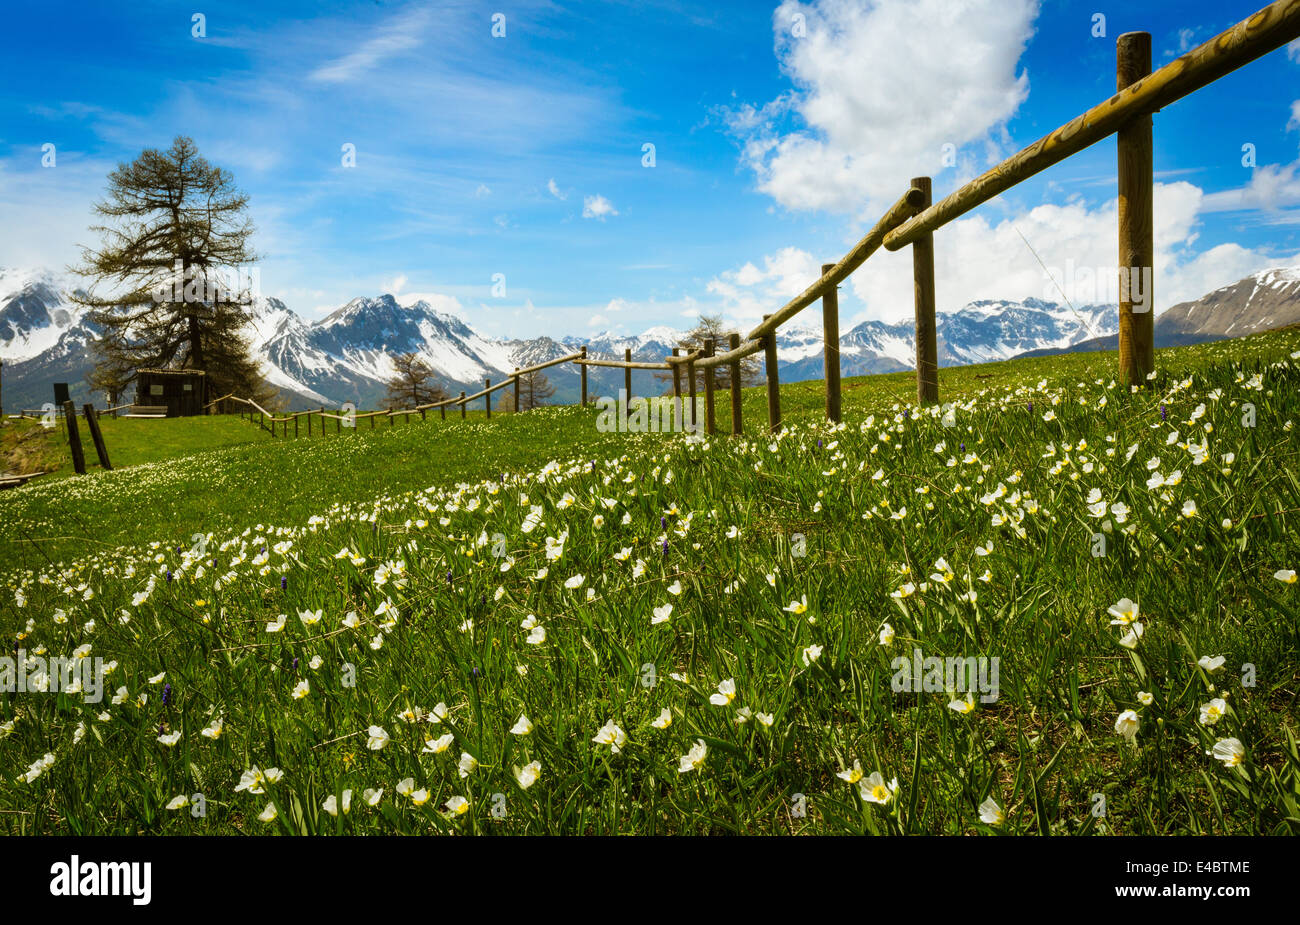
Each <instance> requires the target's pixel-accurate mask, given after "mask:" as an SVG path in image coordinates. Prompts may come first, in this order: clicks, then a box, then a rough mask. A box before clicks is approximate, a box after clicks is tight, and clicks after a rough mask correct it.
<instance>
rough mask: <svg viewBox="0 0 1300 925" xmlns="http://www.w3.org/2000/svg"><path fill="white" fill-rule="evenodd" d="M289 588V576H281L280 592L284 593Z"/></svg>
mask: <svg viewBox="0 0 1300 925" xmlns="http://www.w3.org/2000/svg"><path fill="white" fill-rule="evenodd" d="M287 587H289V576H288V575H281V576H280V590H281V591H283V590H284V589H285V588H287Z"/></svg>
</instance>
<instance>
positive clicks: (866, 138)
mask: <svg viewBox="0 0 1300 925" xmlns="http://www.w3.org/2000/svg"><path fill="white" fill-rule="evenodd" d="M796 13H798V14H802V15H803V16H804V17H805V21H806V24H807V35H806V37H803V38H796V37H794V36H793V35H792V30H791V28H790V24H791V22H792V20H793V18H794V16H795V14H796ZM1037 13H1038V3H1037V0H968V2H964V3H961V4H956V3H953V2H951V0H813V2H812V3H808V4H804V3H799V2H795V0H785V2H783V3H782V4H781V6H780V7H778V8H777V10H776V13H775V14H774V17H773V24H774V30H775V33H776V42H777V54H778V57H779V59H780V61H781V65H782V67H783V69H784V70H785V71H786V73H787V74H789V76H790V78H791V79H792V80H793V82H794V84H795V89H793V90H791V91H789V92H787V93H786V94H783V95H782V96H780V97H778V98H777V99H776V100H774V101H772V102H770V103H768V104H767V105H765V106H763V107H761V108H754V107H742V108H741V109H740V110H739V111H737V112H733V113H732V114H731V118H730V128H731V129H732V131H733V132H734V133H735V134H736V135H737V136H738V137H740V138H741V139H742V140H743V142H744V148H743V151H742V161H743V162H744V163H745V164H746V165H748V166H749V167H751V168H752V169H753V170H754V171H755V173H756V175H757V177H758V181H759V189H761V190H762V191H763V192H765V193H767V194H768V195H770V196H772V197H773V198H774V199H775V200H776V201H777V202H779V203H780V204H781V205H783V206H785V207H786V208H788V209H824V210H828V211H838V212H850V213H864V212H867V213H878V212H880V211H882V210H883V208H885V207H887V206H888V205H889V204H890V203H892V202H893V201H894V200H895V199H897V197H898V196H899V195H900V194H901V193H902V191H903V190H904V189H905V188H906V185H907V181H908V180H909V179H910V178H911V177H914V176H921V175H925V174H931V175H935V174H938V173H939V172H940V171H941V170H942V169H943V165H942V158H943V146H944V145H945V144H952V145H955V146H956V147H957V148H958V149H961V148H962V146H964V145H969V144H978V145H979V147H980V149H981V153H982V151H983V148H984V143H987V142H991V140H992V136H993V133H994V132H995V131H997V130H999V129H1000V128H1001V126H1002V125H1003V124H1004V123H1005V122H1006V121H1007V120H1008V119H1010V118H1011V117H1012V116H1013V115H1014V114H1015V112H1016V110H1017V108H1018V107H1019V106H1020V104H1021V103H1022V102H1023V101H1024V100H1025V98H1026V96H1027V95H1028V92H1029V79H1028V76H1027V75H1026V74H1025V73H1024V72H1021V73H1019V74H1017V73H1016V68H1017V62H1018V61H1019V59H1020V55H1021V54H1022V52H1023V51H1024V48H1025V45H1026V43H1027V42H1028V40H1029V38H1030V36H1031V34H1032V31H1033V22H1034V19H1035V17H1036V16H1037ZM789 115H795V116H798V117H799V118H801V119H802V121H803V123H804V125H805V126H806V128H804V129H799V130H794V131H789V132H785V133H782V132H781V131H780V130H779V128H778V125H777V123H778V120H780V119H782V118H784V117H786V116H789ZM999 140H1001V139H1000V138H999ZM972 165H973V159H972V157H970V156H967V157H965V158H963V159H962V163H959V168H960V169H962V170H968V169H969V167H970V166H972Z"/></svg>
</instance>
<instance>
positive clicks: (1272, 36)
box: [750, 0, 1300, 337]
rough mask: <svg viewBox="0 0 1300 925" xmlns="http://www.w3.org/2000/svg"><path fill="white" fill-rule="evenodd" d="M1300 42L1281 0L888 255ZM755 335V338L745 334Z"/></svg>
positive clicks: (1296, 17) (1039, 144)
mask: <svg viewBox="0 0 1300 925" xmlns="http://www.w3.org/2000/svg"><path fill="white" fill-rule="evenodd" d="M1298 37H1300V0H1279V2H1277V3H1274V4H1272V5H1271V6H1267V7H1265V8H1264V9H1262V10H1260V11H1259V12H1258V13H1255V14H1254V15H1253V16H1251V17H1250V18H1248V19H1245V20H1242V21H1241V22H1239V23H1237V24H1236V25H1235V26H1233V27H1232V28H1231V29H1229V30H1227V31H1226V32H1222V33H1220V34H1219V35H1217V36H1215V37H1214V38H1212V39H1210V40H1209V41H1208V42H1206V43H1205V44H1203V45H1199V46H1197V47H1196V48H1193V49H1192V50H1191V51H1189V52H1188V53H1187V54H1185V55H1183V56H1182V57H1181V58H1176V59H1175V60H1173V61H1171V62H1169V63H1168V64H1166V65H1165V66H1164V67H1162V68H1160V70H1158V71H1155V72H1154V73H1152V74H1151V75H1150V76H1149V77H1144V78H1142V79H1141V80H1139V81H1137V82H1136V83H1133V84H1130V85H1129V86H1128V87H1126V88H1125V89H1123V90H1121V91H1119V92H1118V93H1116V94H1115V95H1114V96H1112V97H1111V98H1110V99H1108V100H1106V101H1105V102H1104V103H1099V104H1098V105H1096V106H1094V107H1092V108H1091V109H1089V110H1088V111H1087V112H1085V113H1084V114H1083V115H1081V116H1077V117H1076V118H1074V119H1072V120H1070V121H1069V122H1067V123H1066V124H1065V125H1062V126H1061V127H1060V128H1058V129H1057V130H1056V131H1054V132H1052V133H1050V134H1048V135H1045V136H1043V137H1042V138H1040V139H1038V140H1037V141H1036V142H1034V143H1033V144H1031V145H1030V146H1029V147H1027V148H1025V149H1024V150H1022V151H1020V152H1018V153H1016V154H1013V155H1012V156H1011V157H1009V158H1007V159H1006V160H1005V161H1003V162H1002V163H1001V164H998V165H997V166H996V167H994V168H992V169H991V170H988V171H986V172H985V173H983V174H981V175H980V176H978V177H976V178H975V179H974V180H971V181H970V182H969V183H967V184H965V185H964V186H962V187H961V188H960V189H958V190H956V191H955V192H953V193H950V194H949V195H947V196H945V197H944V198H943V199H941V200H939V201H938V202H936V203H935V204H934V205H932V206H930V207H929V208H928V209H926V210H925V211H924V212H922V213H921V214H920V215H917V216H916V217H915V218H912V219H911V220H909V221H908V222H906V223H905V224H903V225H902V226H900V227H899V228H897V229H896V230H893V231H891V232H890V233H889V234H887V235H886V236H885V249H886V250H891V251H896V250H898V249H899V248H901V247H906V246H907V245H908V244H913V243H915V242H916V241H917V240H918V239H919V238H921V237H922V236H923V235H926V234H930V233H931V232H933V231H934V230H935V229H937V228H941V227H942V226H944V225H946V224H947V223H948V222H951V221H952V220H953V219H955V218H957V217H958V216H960V215H964V214H965V213H967V212H969V211H970V210H971V209H973V208H975V207H976V206H978V205H980V204H981V203H984V202H987V201H988V200H990V199H992V198H993V197H994V196H997V195H998V194H1000V193H1004V192H1006V191H1007V190H1009V189H1010V188H1011V187H1013V186H1015V185H1016V184H1017V183H1020V182H1021V181H1022V180H1026V179H1028V178H1029V177H1032V176H1033V175H1034V174H1036V173H1038V172H1040V171H1042V170H1046V169H1047V168H1048V167H1051V166H1052V165H1053V164H1056V163H1059V162H1060V161H1063V160H1065V158H1067V157H1069V156H1070V155H1072V154H1077V153H1078V152H1080V151H1082V150H1083V149H1084V148H1087V147H1089V146H1090V145H1094V144H1096V143H1097V142H1099V141H1101V140H1102V139H1103V138H1108V137H1109V136H1111V135H1113V134H1115V133H1116V132H1117V131H1119V130H1120V129H1121V128H1123V127H1124V125H1126V124H1127V123H1129V122H1131V121H1132V120H1133V119H1135V118H1138V117H1141V116H1145V115H1150V114H1151V113H1153V112H1155V111H1156V110H1158V109H1161V108H1162V107H1164V106H1167V105H1169V104H1170V103H1172V102H1174V101H1175V100H1179V99H1182V98H1183V97H1184V96H1187V95H1188V94H1189V93H1193V92H1195V91H1196V90H1199V89H1201V88H1202V87H1204V86H1205V85H1207V84H1210V83H1213V82H1214V81H1216V80H1218V79H1219V78H1220V77H1222V76H1223V75H1225V74H1228V73H1230V72H1232V71H1234V70H1236V69H1237V68H1239V67H1241V66H1242V65H1244V64H1249V63H1250V62H1251V61H1254V60H1255V59H1256V58H1259V57H1261V56H1263V55H1266V54H1268V53H1269V52H1270V51H1274V50H1276V49H1278V48H1281V47H1282V46H1283V45H1285V44H1287V43H1288V42H1290V41H1292V40H1293V39H1295V38H1298ZM750 336H751V337H752V336H753V335H752V334H751V335H750Z"/></svg>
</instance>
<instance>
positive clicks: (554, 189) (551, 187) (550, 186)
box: [546, 177, 569, 199]
mask: <svg viewBox="0 0 1300 925" xmlns="http://www.w3.org/2000/svg"><path fill="white" fill-rule="evenodd" d="M546 189H547V190H548V191H549V192H550V194H551V195H552V196H554V197H555V198H556V199H568V198H569V194H568V193H565V192H562V191H561V190H560V187H559V186H558V185H557V184H556V182H555V178H554V177H551V179H549V180H547V181H546Z"/></svg>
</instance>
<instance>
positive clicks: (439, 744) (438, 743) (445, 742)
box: [421, 732, 456, 755]
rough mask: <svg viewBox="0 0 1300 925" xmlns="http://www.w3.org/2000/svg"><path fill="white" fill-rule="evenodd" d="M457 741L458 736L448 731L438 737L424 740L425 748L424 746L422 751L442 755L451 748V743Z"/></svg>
mask: <svg viewBox="0 0 1300 925" xmlns="http://www.w3.org/2000/svg"><path fill="white" fill-rule="evenodd" d="M455 741H456V737H455V736H453V735H452V734H451V733H450V732H448V733H447V734H446V735H442V736H439V737H438V738H436V739H426V740H425V742H424V748H422V749H421V751H422V752H424V753H426V754H430V755H441V754H442V753H443V752H445V751H446V750H447V749H449V748H451V744H452V743H453V742H455Z"/></svg>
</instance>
